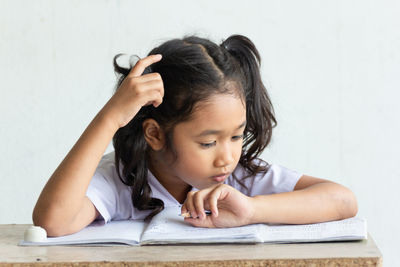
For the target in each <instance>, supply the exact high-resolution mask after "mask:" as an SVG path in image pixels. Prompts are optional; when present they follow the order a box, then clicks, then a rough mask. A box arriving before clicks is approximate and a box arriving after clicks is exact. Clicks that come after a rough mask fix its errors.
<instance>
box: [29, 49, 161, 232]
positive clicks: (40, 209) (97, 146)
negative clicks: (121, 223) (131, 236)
mask: <svg viewBox="0 0 400 267" xmlns="http://www.w3.org/2000/svg"><path fill="white" fill-rule="evenodd" d="M160 59H161V58H159V57H157V56H149V57H146V58H144V59H141V60H139V61H138V62H137V64H136V65H135V66H134V67H133V68H132V70H131V72H130V73H129V74H128V76H127V77H126V78H125V79H124V81H123V82H122V84H121V86H120V87H119V89H118V90H117V92H116V93H115V94H114V95H113V97H112V98H111V99H110V100H109V101H108V102H107V104H106V105H105V106H104V107H103V108H102V110H100V112H99V113H98V114H97V115H96V117H95V118H94V119H93V121H92V122H91V123H90V124H89V126H88V127H87V128H86V130H85V131H84V133H83V134H82V136H81V137H80V138H79V140H78V141H77V142H76V144H75V145H74V147H73V148H72V149H71V151H70V152H69V153H68V154H67V156H66V157H65V159H64V160H63V161H62V162H61V164H60V165H59V166H58V168H57V169H56V170H55V172H54V173H53V175H52V176H51V177H50V179H49V181H48V182H47V184H46V185H45V187H44V189H43V191H42V193H41V194H40V196H39V199H38V201H37V203H36V206H35V208H34V210H33V215H32V218H33V222H34V224H35V225H39V226H42V227H43V228H45V229H46V231H47V233H48V235H49V236H59V235H65V234H71V233H74V232H77V231H79V230H80V229H82V228H83V227H85V226H87V225H88V224H90V223H91V222H92V221H93V220H94V219H96V218H97V217H98V215H99V212H98V211H97V210H96V208H95V207H94V205H93V204H92V202H91V201H90V200H89V199H88V198H87V197H86V191H87V188H88V186H89V183H90V180H91V179H92V177H93V175H94V172H95V170H96V168H97V165H98V164H99V162H100V160H101V157H102V156H103V154H104V152H105V150H106V148H107V146H108V144H109V143H110V141H111V140H112V138H113V136H114V134H115V132H116V131H117V130H118V129H119V128H120V127H123V126H125V125H126V124H128V122H129V121H130V120H131V119H132V118H133V117H134V116H135V115H136V114H137V112H138V111H139V110H140V108H141V107H142V106H144V105H147V104H153V105H154V106H158V105H160V104H161V102H162V97H163V95H164V88H163V83H162V80H161V77H160V75H159V74H157V73H150V74H146V75H143V76H141V74H142V73H143V71H144V69H145V68H146V67H147V66H149V65H151V64H152V63H155V62H157V61H159V60H160Z"/></svg>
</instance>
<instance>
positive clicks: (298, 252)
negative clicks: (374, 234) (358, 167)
mask: <svg viewBox="0 0 400 267" xmlns="http://www.w3.org/2000/svg"><path fill="white" fill-rule="evenodd" d="M29 226H30V225H26V224H25V225H15V224H6V225H0V266H32V265H34V266H50V265H52V266H207V267H211V266H267V265H268V266H382V254H381V253H380V251H379V249H378V248H377V246H376V245H375V243H374V241H373V239H372V238H371V236H369V237H368V240H363V241H347V242H329V243H303V244H249V245H243V244H241V245H239V244H237V245H236V244H229V245H228V244H221V245H176V246H166V245H160V246H142V247H131V246H109V247H77V246H47V247H22V246H18V242H19V241H20V240H22V239H23V236H24V231H25V229H27V228H28V227H29Z"/></svg>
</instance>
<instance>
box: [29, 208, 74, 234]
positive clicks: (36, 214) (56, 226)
mask: <svg viewBox="0 0 400 267" xmlns="http://www.w3.org/2000/svg"><path fill="white" fill-rule="evenodd" d="M32 221H33V225H35V226H40V227H42V228H43V229H44V230H46V233H47V236H49V237H57V236H63V235H66V234H68V232H66V231H65V230H66V228H65V227H64V226H63V225H64V224H65V223H62V222H60V221H59V220H57V219H55V218H54V216H53V217H52V216H49V214H48V213H43V212H40V211H39V210H38V209H36V208H35V210H34V211H33V213H32Z"/></svg>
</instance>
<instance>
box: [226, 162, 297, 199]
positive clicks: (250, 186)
mask: <svg viewBox="0 0 400 267" xmlns="http://www.w3.org/2000/svg"><path fill="white" fill-rule="evenodd" d="M244 174H245V171H244V168H243V167H241V168H240V170H238V172H237V175H236V176H237V178H238V179H240V180H241V182H242V183H243V184H244V185H245V186H246V187H247V190H245V189H244V188H243V187H242V186H240V185H239V184H238V183H237V182H235V181H232V186H233V187H235V188H237V189H239V190H240V191H242V192H243V193H245V194H246V195H248V196H256V195H269V194H276V193H283V192H290V191H293V190H294V187H295V186H296V184H297V182H298V181H299V179H300V177H301V176H302V174H301V173H299V172H297V171H294V170H290V169H288V168H285V167H283V166H281V165H278V164H271V165H269V166H268V170H267V172H265V173H258V174H256V175H255V176H253V177H248V178H244V179H241V177H243V176H244Z"/></svg>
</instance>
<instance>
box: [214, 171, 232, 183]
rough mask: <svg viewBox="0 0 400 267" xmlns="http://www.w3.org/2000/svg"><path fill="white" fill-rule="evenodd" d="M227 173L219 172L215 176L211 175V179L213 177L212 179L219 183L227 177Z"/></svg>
mask: <svg viewBox="0 0 400 267" xmlns="http://www.w3.org/2000/svg"><path fill="white" fill-rule="evenodd" d="M228 176H229V173H221V174H218V175H215V176H212V177H211V179H213V180H214V181H216V182H218V183H221V182H223V181H225V179H226V178H228Z"/></svg>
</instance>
